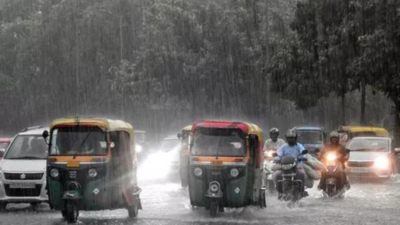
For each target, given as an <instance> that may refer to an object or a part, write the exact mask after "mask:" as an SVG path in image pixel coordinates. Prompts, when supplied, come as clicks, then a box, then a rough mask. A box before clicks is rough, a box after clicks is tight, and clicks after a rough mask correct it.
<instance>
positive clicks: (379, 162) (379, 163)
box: [374, 157, 389, 170]
mask: <svg viewBox="0 0 400 225" xmlns="http://www.w3.org/2000/svg"><path fill="white" fill-rule="evenodd" d="M374 166H375V167H376V168H378V169H383V170H384V169H388V168H389V159H388V158H387V157H379V158H377V159H375V162H374Z"/></svg>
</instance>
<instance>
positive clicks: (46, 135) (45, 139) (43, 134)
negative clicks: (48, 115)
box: [42, 130, 50, 145]
mask: <svg viewBox="0 0 400 225" xmlns="http://www.w3.org/2000/svg"><path fill="white" fill-rule="evenodd" d="M49 136H50V135H49V131H48V130H45V131H43V133H42V137H43V139H44V142H46V144H47V145H49V142H48V141H47V138H48V137H49Z"/></svg>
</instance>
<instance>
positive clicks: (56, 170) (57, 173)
mask: <svg viewBox="0 0 400 225" xmlns="http://www.w3.org/2000/svg"><path fill="white" fill-rule="evenodd" d="M59 175H60V173H59V172H58V169H51V170H50V176H51V177H53V178H57V177H58V176H59Z"/></svg>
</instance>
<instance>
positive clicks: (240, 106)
mask: <svg viewBox="0 0 400 225" xmlns="http://www.w3.org/2000/svg"><path fill="white" fill-rule="evenodd" d="M296 2H298V1H296V0H289V1H280V0H265V1H261V0H220V1H214V0H202V1H199V0H68V1H63V0H0V118H2V119H1V120H0V131H1V130H14V131H15V130H17V129H19V128H21V127H24V126H27V125H35V124H37V123H44V122H48V121H50V120H51V119H53V118H56V117H65V116H77V115H79V116H108V117H114V118H122V119H125V120H128V121H130V122H132V123H133V124H134V125H135V126H136V127H139V128H142V129H147V130H150V131H152V132H158V133H159V134H160V135H161V134H162V133H163V132H166V131H167V130H177V129H179V128H180V127H183V126H185V125H186V124H187V123H190V122H192V121H193V120H196V119H199V118H226V119H244V120H251V121H253V122H256V123H259V124H261V125H262V126H263V127H270V126H280V127H281V128H282V129H283V128H288V127H289V126H293V125H296V124H300V123H305V122H313V123H316V124H320V125H327V126H328V127H336V126H337V125H339V124H340V122H341V121H340V118H339V116H337V115H338V114H342V115H344V114H345V111H347V114H349V112H357V113H355V114H357V116H354V115H348V116H347V118H346V120H347V121H348V122H350V121H352V120H355V119H356V117H358V112H359V111H360V110H359V107H358V105H357V106H354V105H353V103H355V102H359V101H360V96H359V94H358V93H357V92H351V91H353V90H358V89H359V84H360V79H361V78H362V77H365V76H367V75H368V79H367V82H368V84H369V85H370V87H372V89H373V90H381V91H383V92H384V93H386V94H387V95H388V96H389V97H390V98H391V99H392V100H393V101H394V100H395V99H394V98H393V96H395V95H396V91H397V90H396V87H397V86H396V85H398V84H399V83H400V81H396V80H395V79H398V67H397V65H393V62H396V60H397V61H398V53H397V48H398V43H397V45H396V43H394V42H393V40H396V38H397V40H398V30H397V33H396V32H395V30H396V29H398V24H399V23H398V22H399V21H398V18H399V17H398V15H397V14H393V13H395V12H393V10H394V11H395V9H396V7H398V6H396V5H393V6H392V7H390V6H389V5H387V6H385V5H383V3H382V4H381V3H380V1H366V2H364V1H361V0H360V1H333V0H332V1H328V0H325V1H304V2H301V1H300V2H301V3H298V4H296ZM367 2H368V3H367ZM383 2H385V4H398V3H396V1H383ZM378 6H379V7H380V8H376V10H375V8H374V7H378ZM384 6H385V7H384ZM365 7H372V8H371V9H370V11H368V12H369V13H370V15H368V21H369V22H368V23H372V22H373V21H376V22H375V23H374V24H372V25H368V27H369V29H367V30H363V31H362V33H360V29H361V28H360V26H361V25H360V23H363V22H362V21H364V17H366V16H365V15H364V13H365V12H364V11H363V10H364V8H365ZM378 9H379V10H378ZM389 11H390V12H389ZM380 12H385V13H388V14H387V15H386V14H385V15H386V17H382V15H383V14H382V13H380ZM389 13H392V14H393V15H392V14H389ZM375 17H376V18H375ZM387 20H390V21H387ZM385 21H386V22H388V25H387V26H386V25H385V26H382V24H384V22H385ZM389 22H390V23H389ZM396 23H397V24H396ZM289 25H290V26H289ZM363 26H367V25H363ZM389 31H390V32H391V33H389ZM396 35H397V36H396ZM375 52H378V53H379V56H377V55H374V53H375ZM394 64H396V63H394ZM389 65H390V66H389ZM371 67H373V68H371ZM396 75H397V76H396ZM372 81H373V82H372ZM385 82H387V83H385ZM396 82H397V83H396ZM272 91H274V92H272ZM332 93H334V95H332ZM371 93H372V91H367V104H366V107H367V109H368V110H370V111H373V113H369V114H368V115H367V117H368V119H369V120H371V121H372V120H373V121H374V123H381V120H382V118H383V117H384V116H385V114H386V113H387V108H388V104H387V103H386V101H385V97H383V96H382V95H381V94H380V93H379V92H378V94H377V95H376V96H374V95H372V94H371ZM337 96H339V97H341V98H337ZM346 96H347V98H348V99H349V97H351V100H346V101H348V102H345V101H344V100H345V97H346ZM321 97H323V98H322V99H321ZM284 99H288V100H284ZM340 99H343V104H342V103H341V101H340ZM368 99H374V100H373V101H379V103H380V104H381V105H379V104H373V103H372V102H368ZM292 101H293V102H295V103H296V106H297V108H300V109H302V110H304V112H300V111H297V109H296V107H295V105H293V103H292ZM327 102H328V104H327ZM341 104H342V105H344V106H346V109H344V107H343V110H336V108H340V105H341ZM357 104H359V103H357ZM399 107H400V106H399ZM346 120H345V121H346Z"/></svg>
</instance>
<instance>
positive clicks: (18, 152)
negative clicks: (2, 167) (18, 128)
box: [4, 135, 47, 159]
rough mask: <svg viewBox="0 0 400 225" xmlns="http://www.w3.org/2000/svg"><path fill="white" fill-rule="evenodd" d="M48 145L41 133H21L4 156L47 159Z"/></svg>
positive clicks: (7, 157)
mask: <svg viewBox="0 0 400 225" xmlns="http://www.w3.org/2000/svg"><path fill="white" fill-rule="evenodd" d="M46 157H47V145H46V142H45V141H44V140H43V137H42V136H41V135H19V136H17V137H16V138H15V140H14V141H13V143H12V145H11V146H10V148H9V149H8V151H7V154H6V156H5V157H4V158H6V159H46Z"/></svg>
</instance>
